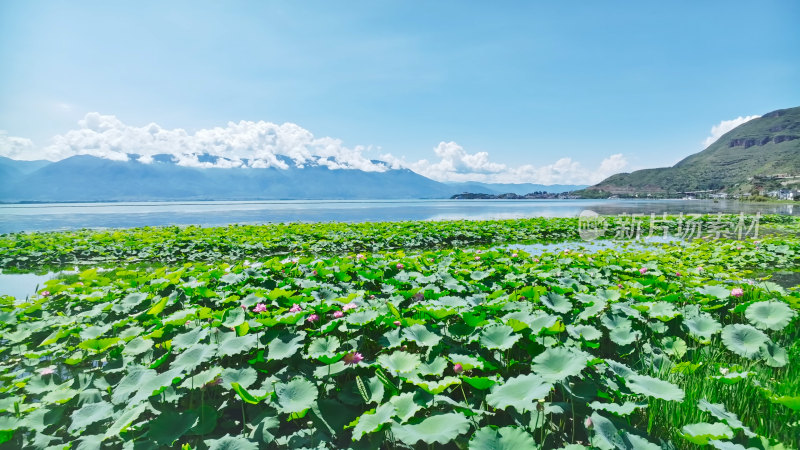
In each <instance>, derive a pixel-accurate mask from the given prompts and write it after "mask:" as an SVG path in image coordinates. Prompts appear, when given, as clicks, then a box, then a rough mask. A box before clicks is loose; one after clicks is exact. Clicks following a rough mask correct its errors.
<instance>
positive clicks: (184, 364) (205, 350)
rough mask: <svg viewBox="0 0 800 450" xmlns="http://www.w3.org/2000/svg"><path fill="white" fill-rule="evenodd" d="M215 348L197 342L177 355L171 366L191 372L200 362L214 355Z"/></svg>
mask: <svg viewBox="0 0 800 450" xmlns="http://www.w3.org/2000/svg"><path fill="white" fill-rule="evenodd" d="M214 353H215V352H214V349H213V347H211V346H210V345H208V344H195V345H193V346H192V347H189V348H188V349H186V350H184V351H183V352H182V353H181V354H180V355H178V356H177V357H175V361H173V362H172V364H171V365H170V367H172V368H175V369H180V370H182V371H184V372H186V373H189V372H191V371H192V370H194V369H195V368H196V367H197V366H199V365H200V364H203V363H204V362H206V361H208V360H209V359H211V358H212V357H213V356H214Z"/></svg>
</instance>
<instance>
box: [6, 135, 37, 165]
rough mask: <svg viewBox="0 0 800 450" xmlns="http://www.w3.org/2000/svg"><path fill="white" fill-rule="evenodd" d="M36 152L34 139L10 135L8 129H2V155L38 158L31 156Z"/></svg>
mask: <svg viewBox="0 0 800 450" xmlns="http://www.w3.org/2000/svg"><path fill="white" fill-rule="evenodd" d="M34 153H35V150H34V147H33V141H31V140H30V139H26V138H21V137H14V136H9V135H8V133H7V132H6V131H3V130H0V156H6V157H8V158H11V159H36V158H32V157H30V155H33V154H34Z"/></svg>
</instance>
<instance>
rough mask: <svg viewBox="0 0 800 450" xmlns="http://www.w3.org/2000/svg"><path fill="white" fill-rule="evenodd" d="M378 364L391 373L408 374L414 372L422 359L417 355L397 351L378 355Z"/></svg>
mask: <svg viewBox="0 0 800 450" xmlns="http://www.w3.org/2000/svg"><path fill="white" fill-rule="evenodd" d="M378 364H380V365H381V367H383V368H384V369H386V370H388V371H389V372H390V373H391V374H392V375H408V374H411V373H414V372H415V371H416V369H417V367H419V366H420V364H422V361H421V360H420V358H419V355H416V354H411V353H408V352H403V351H397V352H394V353H391V354H385V353H384V354H383V355H380V356H378Z"/></svg>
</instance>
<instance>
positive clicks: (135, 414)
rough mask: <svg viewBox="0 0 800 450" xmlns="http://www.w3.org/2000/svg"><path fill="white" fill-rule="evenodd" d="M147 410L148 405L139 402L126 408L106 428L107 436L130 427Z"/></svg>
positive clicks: (114, 434)
mask: <svg viewBox="0 0 800 450" xmlns="http://www.w3.org/2000/svg"><path fill="white" fill-rule="evenodd" d="M146 410H147V405H145V404H139V405H136V406H134V407H133V408H128V409H125V410H124V411H123V412H122V414H120V415H119V416H118V417H116V418H115V419H114V423H112V424H111V426H109V427H108V428H107V429H106V432H105V437H106V438H110V437H113V436H116V435H118V434H120V433H121V432H123V431H125V430H127V429H128V427H130V426H131V424H132V423H133V422H134V421H135V420H136V419H138V418H139V416H141V415H142V413H143V412H145V411H146Z"/></svg>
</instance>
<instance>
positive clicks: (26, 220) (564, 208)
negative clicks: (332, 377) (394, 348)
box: [0, 200, 800, 233]
mask: <svg viewBox="0 0 800 450" xmlns="http://www.w3.org/2000/svg"><path fill="white" fill-rule="evenodd" d="M585 209H590V210H593V211H595V212H597V213H600V214H622V213H628V214H633V213H641V214H650V213H655V214H661V213H664V212H666V213H669V214H678V213H681V212H682V213H684V214H696V213H717V212H722V213H739V212H744V213H747V214H755V213H756V212H761V213H762V214H795V215H797V214H800V208H793V205H777V204H769V205H764V204H752V203H740V202H736V201H725V200H723V201H719V202H718V203H714V202H713V201H711V200H304V201H296V200H284V201H260V202H152V203H149V202H146V203H68V204H66V203H56V204H35V205H8V204H6V205H0V233H11V232H18V231H53V230H72V229H80V228H129V227H143V226H158V225H201V226H216V225H228V224H232V223H245V224H259V223H269V222H331V221H336V222H379V221H398V220H456V219H518V218H525V217H576V216H577V215H578V214H580V212H581V211H583V210H585Z"/></svg>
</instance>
